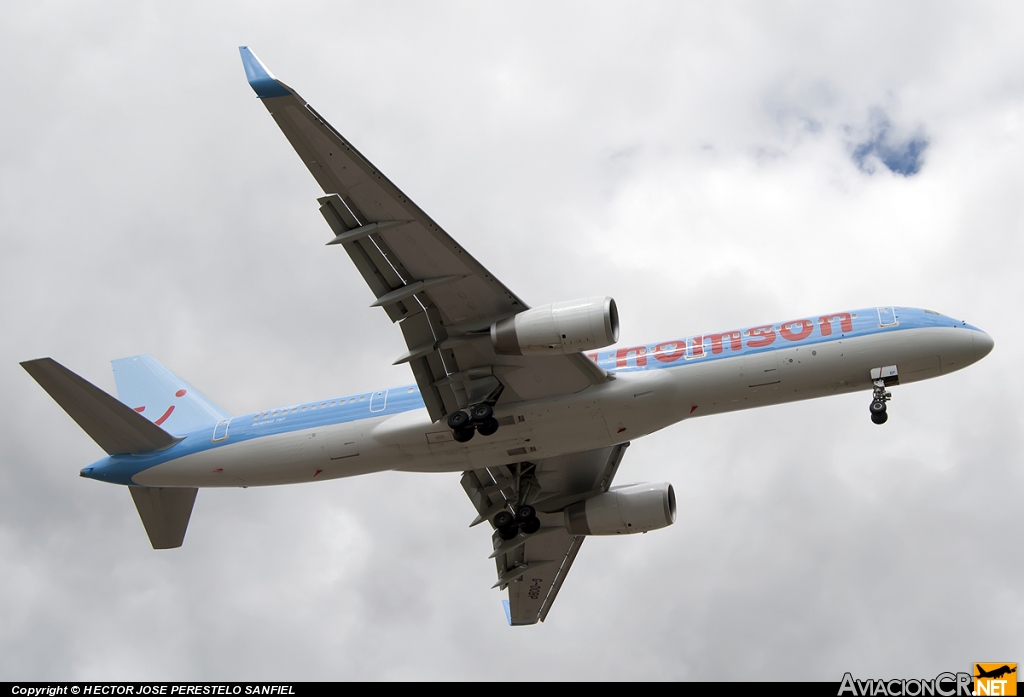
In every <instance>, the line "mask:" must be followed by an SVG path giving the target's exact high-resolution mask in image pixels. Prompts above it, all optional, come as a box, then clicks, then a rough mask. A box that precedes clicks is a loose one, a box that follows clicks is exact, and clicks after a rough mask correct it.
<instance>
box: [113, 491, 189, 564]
mask: <svg viewBox="0 0 1024 697" xmlns="http://www.w3.org/2000/svg"><path fill="white" fill-rule="evenodd" d="M128 490H129V491H131V492H132V499H133V500H134V501H135V507H136V508H137V509H139V517H140V518H142V524H143V525H144V526H146V534H148V535H149V541H150V542H152V543H153V549H173V548H175V547H181V543H182V540H184V539H185V530H186V529H187V528H188V519H189V518H190V517H192V506H193V504H195V502H196V492H198V491H199V489H171V488H163V487H146V486H130V487H128Z"/></svg>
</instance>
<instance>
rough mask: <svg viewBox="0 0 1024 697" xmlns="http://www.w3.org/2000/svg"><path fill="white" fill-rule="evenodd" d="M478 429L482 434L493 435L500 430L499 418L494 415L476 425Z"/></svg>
mask: <svg viewBox="0 0 1024 697" xmlns="http://www.w3.org/2000/svg"><path fill="white" fill-rule="evenodd" d="M476 430H477V431H479V432H480V435H481V436H493V435H494V434H495V433H497V432H498V420H497V419H496V418H494V417H493V416H492V417H491V418H490V419H488V420H487V421H485V422H484V423H482V424H480V425H479V426H477V427H476Z"/></svg>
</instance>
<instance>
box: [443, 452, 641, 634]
mask: <svg viewBox="0 0 1024 697" xmlns="http://www.w3.org/2000/svg"><path fill="white" fill-rule="evenodd" d="M628 446H629V443H623V444H621V445H616V446H612V447H608V448H600V449H597V450H590V451H587V452H583V453H575V454H572V455H564V456H560V457H553V458H547V459H541V460H535V461H532V462H523V463H519V464H515V465H509V466H502V467H489V468H486V469H480V470H472V471H469V472H466V473H464V474H463V475H462V487H463V488H464V489H465V490H466V493H467V494H468V495H469V498H470V500H471V501H472V502H473V505H474V507H475V508H476V510H477V514H478V515H477V518H476V520H475V521H474V522H473V524H474V525H475V524H477V523H481V522H484V521H486V522H488V523H490V524H491V526H492V527H493V528H494V533H493V535H492V543H493V547H494V552H493V554H492V555H491V556H492V557H493V558H494V560H495V563H496V566H497V572H498V579H497V582H496V583H495V584H494V586H495V587H496V588H501V589H505V588H507V589H508V601H507V603H508V604H507V606H506V610H507V612H508V621H509V624H512V625H523V624H535V623H537V622H543V621H544V619H545V618H546V617H547V615H548V612H549V611H550V610H551V605H552V604H553V603H554V601H555V598H556V597H557V595H558V592H559V590H560V589H561V588H562V584H563V582H564V581H565V578H566V575H567V574H568V572H569V568H570V567H571V566H572V563H573V560H574V559H575V558H576V554H577V553H578V552H579V549H580V546H581V545H582V544H583V540H584V535H582V534H578V533H576V532H573V531H571V530H570V525H569V522H568V521H567V516H566V513H565V511H566V509H567V508H569V507H570V506H572V505H573V504H579V502H581V501H585V500H586V499H588V498H590V497H594V496H597V495H599V494H603V493H605V492H607V491H608V488H609V487H610V486H611V482H612V479H613V478H614V477H615V472H616V471H617V470H618V467H619V463H620V462H621V461H622V455H623V453H624V451H625V449H626V448H627V447H628ZM524 509H525V510H524ZM531 509H532V512H533V515H534V516H535V522H532V521H531V520H530V519H528V518H525V517H523V516H522V515H521V513H524V512H525V513H529V512H531ZM499 515H507V516H508V517H510V518H511V520H512V522H511V523H510V525H508V526H502V527H499V526H497V525H495V520H496V518H497V517H498V516H499ZM499 521H500V518H499Z"/></svg>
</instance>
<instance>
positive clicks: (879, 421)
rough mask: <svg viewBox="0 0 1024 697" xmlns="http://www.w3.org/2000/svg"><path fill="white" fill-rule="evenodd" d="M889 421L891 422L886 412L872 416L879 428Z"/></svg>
mask: <svg viewBox="0 0 1024 697" xmlns="http://www.w3.org/2000/svg"><path fill="white" fill-rule="evenodd" d="M888 420H889V415H888V414H886V413H885V412H884V411H880V412H877V413H874V414H872V415H871V421H872V422H873V423H876V424H878V425H879V426H881V425H882V424H884V423H885V422H886V421H888Z"/></svg>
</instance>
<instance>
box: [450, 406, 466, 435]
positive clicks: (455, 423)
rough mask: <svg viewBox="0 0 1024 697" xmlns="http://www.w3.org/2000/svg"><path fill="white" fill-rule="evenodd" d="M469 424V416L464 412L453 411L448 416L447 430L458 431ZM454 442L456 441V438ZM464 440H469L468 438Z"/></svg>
mask: <svg viewBox="0 0 1024 697" xmlns="http://www.w3.org/2000/svg"><path fill="white" fill-rule="evenodd" d="M468 423H469V414H467V413H466V412H464V411H453V412H452V413H451V414H449V415H448V428H450V429H452V430H453V431H458V430H459V429H460V428H462V427H463V426H465V425H467V424H468ZM456 440H458V439H457V438H456ZM466 440H469V439H468V438H467V439H466Z"/></svg>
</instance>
